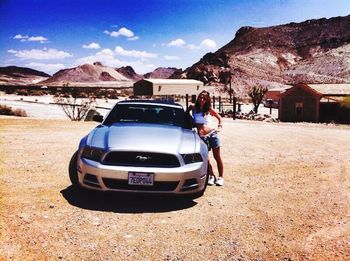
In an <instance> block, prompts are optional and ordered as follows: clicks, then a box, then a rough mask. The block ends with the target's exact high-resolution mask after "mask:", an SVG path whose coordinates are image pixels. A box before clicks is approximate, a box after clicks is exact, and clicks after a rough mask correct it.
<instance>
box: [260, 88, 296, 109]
mask: <svg viewBox="0 0 350 261" xmlns="http://www.w3.org/2000/svg"><path fill="white" fill-rule="evenodd" d="M291 87H292V86H288V87H285V88H274V89H270V90H268V91H267V92H266V93H265V95H264V98H263V100H262V103H263V104H264V106H265V107H271V108H278V106H279V105H278V103H279V99H280V96H281V94H282V93H284V92H285V91H286V90H288V89H289V88H291Z"/></svg>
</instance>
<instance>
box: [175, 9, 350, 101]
mask: <svg viewBox="0 0 350 261" xmlns="http://www.w3.org/2000/svg"><path fill="white" fill-rule="evenodd" d="M176 77H177V78H192V79H198V80H201V81H203V82H204V83H205V84H206V85H228V83H229V82H231V84H232V88H233V90H234V92H235V93H236V95H237V96H244V95H245V94H246V92H247V89H249V88H250V87H252V86H254V85H262V86H267V87H268V88H273V87H281V86H283V85H284V84H291V83H295V82H307V83H345V82H347V83H348V82H350V16H346V17H335V18H330V19H326V18H322V19H315V20H307V21H305V22H302V23H289V24H285V25H278V26H272V27H265V28H254V27H242V28H240V29H239V30H238V31H237V32H236V35H235V37H234V39H233V40H232V41H231V42H229V43H228V44H226V45H225V46H223V47H222V48H221V49H219V50H218V51H216V52H215V53H208V54H206V55H204V56H203V57H202V59H200V61H198V62H197V63H195V64H194V65H192V66H191V67H189V68H187V69H186V70H185V71H184V73H182V74H180V75H177V76H176Z"/></svg>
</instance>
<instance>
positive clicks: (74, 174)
mask: <svg viewBox="0 0 350 261" xmlns="http://www.w3.org/2000/svg"><path fill="white" fill-rule="evenodd" d="M77 161H78V151H76V152H75V153H74V154H73V156H72V158H71V159H70V162H69V170H68V171H69V179H70V181H71V182H72V185H73V186H74V187H79V179H78V170H77Z"/></svg>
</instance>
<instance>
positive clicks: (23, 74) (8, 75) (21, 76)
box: [0, 66, 50, 85]
mask: <svg viewBox="0 0 350 261" xmlns="http://www.w3.org/2000/svg"><path fill="white" fill-rule="evenodd" d="M48 77H50V75H49V74H46V73H44V72H41V71H37V70H33V69H30V68H26V67H17V66H7V67H0V84H5V85H27V84H35V83H37V82H40V81H43V80H45V79H47V78H48Z"/></svg>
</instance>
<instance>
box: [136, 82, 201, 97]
mask: <svg viewBox="0 0 350 261" xmlns="http://www.w3.org/2000/svg"><path fill="white" fill-rule="evenodd" d="M203 86H204V85H203V82H201V81H197V80H191V79H143V80H139V81H137V82H135V83H134V95H137V96H141V95H144V96H164V95H186V94H189V95H195V94H198V93H199V92H201V91H202V90H203V89H204V87H203Z"/></svg>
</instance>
